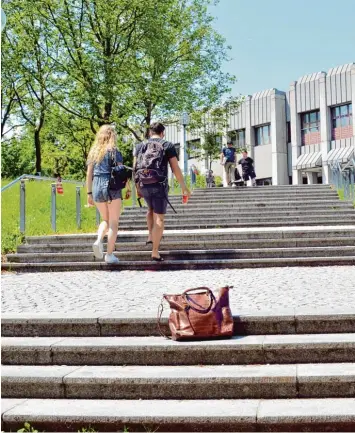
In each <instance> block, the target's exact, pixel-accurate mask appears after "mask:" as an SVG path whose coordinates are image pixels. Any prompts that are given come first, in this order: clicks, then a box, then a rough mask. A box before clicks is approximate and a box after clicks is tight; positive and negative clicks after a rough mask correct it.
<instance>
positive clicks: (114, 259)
mask: <svg viewBox="0 0 355 433" xmlns="http://www.w3.org/2000/svg"><path fill="white" fill-rule="evenodd" d="M105 262H106V263H108V264H110V265H117V264H118V263H119V262H120V261H119V260H118V258H117V257H116V256H115V255H114V254H106V256H105Z"/></svg>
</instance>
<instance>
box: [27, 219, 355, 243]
mask: <svg viewBox="0 0 355 433" xmlns="http://www.w3.org/2000/svg"><path fill="white" fill-rule="evenodd" d="M350 236H351V237H354V236H355V225H348V224H346V225H343V226H333V227H332V226H327V227H324V226H302V227H300V226H292V227H282V226H277V227H274V228H265V227H255V228H251V229H250V228H249V229H248V228H226V229H204V230H168V229H167V230H165V231H164V236H163V241H166V242H167V241H169V242H171V241H174V242H177V241H178V242H180V241H184V240H185V241H193V240H198V241H200V240H201V239H203V240H205V241H211V240H223V241H224V240H231V239H236V240H244V239H252V240H256V239H290V238H296V237H297V238H298V239H308V238H318V239H324V238H326V239H328V238H334V237H350ZM96 237H97V235H96V234H95V233H91V234H90V233H84V234H71V235H50V236H26V243H27V244H28V245H33V244H44V245H48V244H66V245H73V244H77V243H93V242H94V241H95V240H96ZM117 239H118V242H119V243H120V242H145V241H146V239H147V229H146V228H145V229H144V230H143V231H137V230H135V231H130V232H124V231H122V230H119V232H118V236H117Z"/></svg>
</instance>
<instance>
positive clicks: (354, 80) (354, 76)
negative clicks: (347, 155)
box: [351, 63, 355, 151]
mask: <svg viewBox="0 0 355 433" xmlns="http://www.w3.org/2000/svg"><path fill="white" fill-rule="evenodd" d="M351 99H352V101H351V102H352V106H353V113H354V111H355V63H354V64H353V65H352V67H351ZM353 118H354V115H353ZM353 137H354V151H355V125H354V121H353Z"/></svg>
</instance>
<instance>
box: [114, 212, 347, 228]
mask: <svg viewBox="0 0 355 433" xmlns="http://www.w3.org/2000/svg"><path fill="white" fill-rule="evenodd" d="M260 216H262V217H263V218H267V219H270V220H278V219H280V218H287V217H292V218H302V219H304V218H309V217H312V218H319V217H327V218H346V217H348V216H349V217H350V218H351V217H354V218H355V209H336V210H334V209H322V210H321V209H319V210H291V209H289V210H280V211H279V210H277V211H273V210H270V209H269V210H266V209H262V210H261V209H253V210H248V209H246V210H245V209H244V210H243V211H242V210H238V211H236V210H232V211H230V210H228V209H225V210H224V212H223V213H222V214H221V212H219V211H215V210H211V211H210V212H201V211H195V210H194V209H191V210H190V212H188V213H187V212H185V213H183V214H180V213H179V212H178V213H177V214H174V213H169V214H168V215H166V217H165V221H166V222H168V221H173V222H175V221H177V220H181V221H182V222H186V223H188V222H196V220H199V221H201V220H203V221H204V222H207V221H208V222H215V223H218V222H219V221H221V219H223V220H233V219H235V218H245V219H249V218H250V219H252V218H260ZM132 220H134V222H142V221H143V222H144V221H146V212H140V213H136V214H134V215H132V214H130V213H127V214H125V213H123V214H122V216H121V218H120V223H121V224H123V223H126V222H131V221H132Z"/></svg>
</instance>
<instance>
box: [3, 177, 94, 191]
mask: <svg viewBox="0 0 355 433" xmlns="http://www.w3.org/2000/svg"><path fill="white" fill-rule="evenodd" d="M22 179H34V180H51V181H55V182H57V178H56V177H45V176H34V175H32V174H23V175H22V176H20V177H18V178H17V179H15V180H13V181H12V182H10V183H8V184H7V185H5V186H3V187H2V188H1V192H3V191H5V190H6V189H8V188H11V187H12V186H13V185H15V184H16V183H17V182H20V181H21V180H22ZM61 182H62V183H72V184H75V185H81V186H84V185H85V182H80V181H76V180H63V179H62V180H61Z"/></svg>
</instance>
